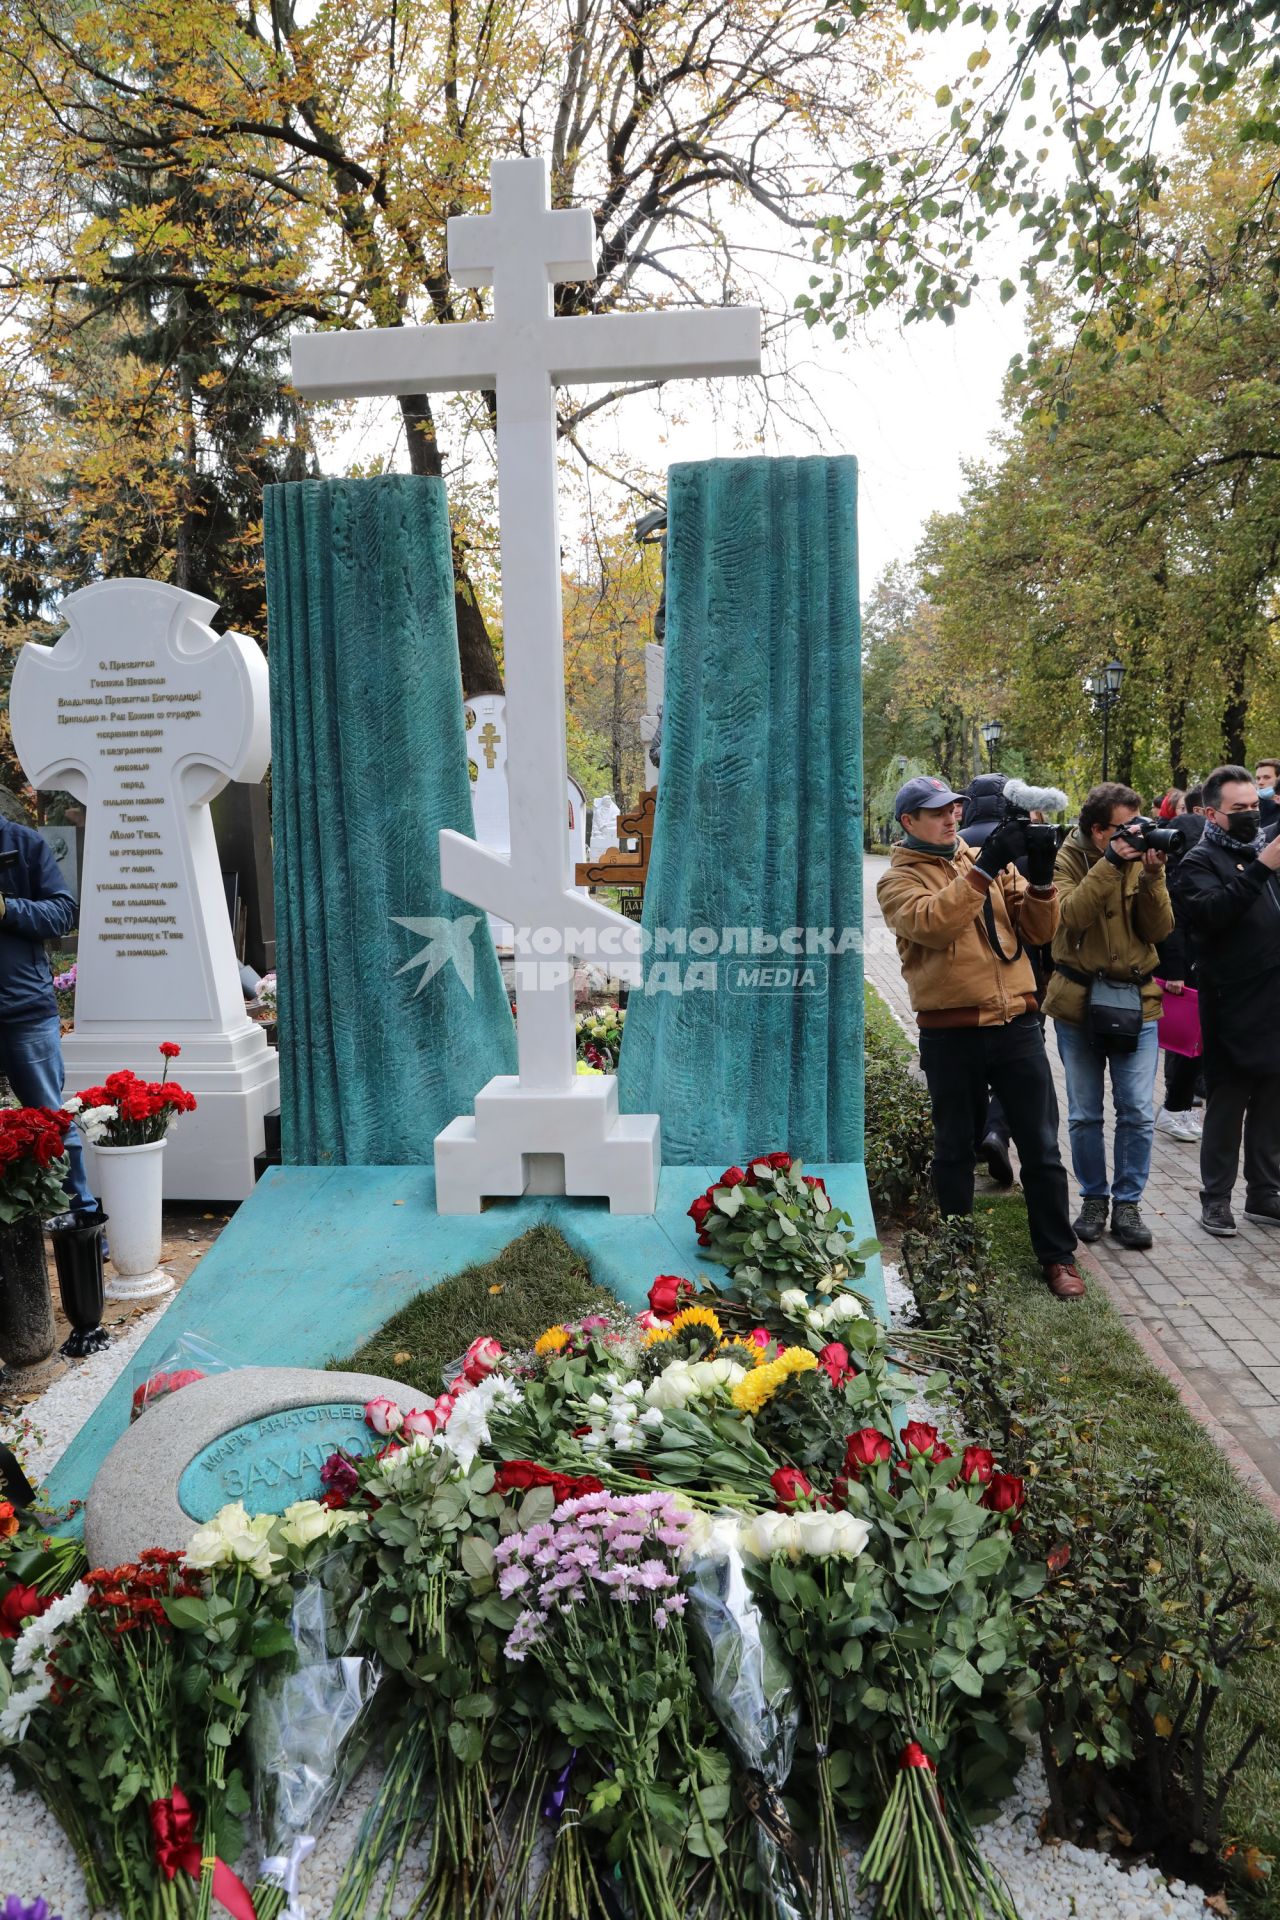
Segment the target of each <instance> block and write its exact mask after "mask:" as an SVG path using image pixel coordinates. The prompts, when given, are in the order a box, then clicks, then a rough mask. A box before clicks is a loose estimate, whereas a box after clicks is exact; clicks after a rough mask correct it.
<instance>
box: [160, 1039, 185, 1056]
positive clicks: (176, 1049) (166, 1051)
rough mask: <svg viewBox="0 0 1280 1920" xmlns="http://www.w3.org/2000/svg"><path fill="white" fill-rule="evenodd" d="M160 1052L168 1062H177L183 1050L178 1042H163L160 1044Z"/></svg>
mask: <svg viewBox="0 0 1280 1920" xmlns="http://www.w3.org/2000/svg"><path fill="white" fill-rule="evenodd" d="M160 1051H161V1053H162V1054H163V1055H164V1057H165V1059H166V1060H176V1059H177V1057H178V1055H179V1054H180V1053H181V1052H182V1048H181V1047H180V1046H179V1045H178V1043H177V1041H176V1040H162V1041H161V1042H160Z"/></svg>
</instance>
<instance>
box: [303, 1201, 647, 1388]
mask: <svg viewBox="0 0 1280 1920" xmlns="http://www.w3.org/2000/svg"><path fill="white" fill-rule="evenodd" d="M617 1304H618V1303H617V1300H616V1299H615V1297H614V1295H613V1294H612V1293H609V1292H608V1291H607V1290H606V1289H605V1288H603V1287H598V1286H597V1285H596V1284H595V1282H594V1281H593V1280H592V1278H591V1274H590V1271H589V1269H588V1267H587V1263H586V1261H585V1260H584V1259H583V1258H582V1256H581V1255H580V1254H577V1253H575V1252H574V1251H573V1249H572V1247H570V1246H569V1244H568V1242H567V1241H566V1240H565V1239H564V1238H563V1237H562V1235H560V1234H558V1233H557V1232H556V1230H555V1228H554V1227H534V1228H533V1230H532V1231H531V1232H530V1233H526V1234H522V1235H521V1237H520V1239H518V1240H513V1241H512V1243H511V1245H510V1246H509V1247H504V1248H503V1250H502V1252H501V1253H500V1254H499V1255H498V1257H497V1258H496V1260H491V1261H489V1262H487V1263H486V1264H485V1265H484V1266H478V1267H468V1268H467V1269H466V1270H465V1272H463V1273H456V1274H454V1275H453V1277H452V1279H449V1280H442V1281H441V1282H440V1284H439V1286H438V1287H432V1288H431V1289H430V1290H429V1291H428V1292H427V1293H420V1294H419V1295H418V1296H417V1298H416V1299H414V1300H411V1301H410V1302H409V1304H408V1306H407V1307H402V1308H401V1310H400V1312H399V1313H397V1314H396V1315H395V1317H394V1319H391V1320H388V1321H387V1323H386V1325H385V1326H383V1327H380V1328H379V1330H378V1332H377V1333H375V1334H374V1336H373V1338H372V1339H371V1340H368V1341H366V1342H365V1344H364V1346H362V1347H361V1348H359V1349H358V1351H357V1352H355V1353H353V1354H350V1355H349V1356H348V1357H347V1358H346V1359H345V1360H333V1361H331V1362H330V1365H331V1366H334V1367H343V1368H351V1369H354V1371H356V1372H357V1373H380V1374H383V1375H384V1376H385V1377H387V1378H388V1379H391V1380H403V1381H404V1382H405V1384H406V1386H411V1387H416V1388H418V1390H419V1391H420V1392H422V1393H424V1394H428V1393H430V1394H435V1393H439V1391H440V1386H441V1380H440V1370H441V1368H442V1367H445V1366H447V1365H448V1364H449V1362H450V1361H451V1360H458V1359H461V1357H462V1355H463V1354H464V1353H465V1352H466V1350H467V1348H468V1347H469V1346H470V1345H471V1342H472V1341H473V1340H474V1339H476V1338H477V1337H478V1336H479V1335H480V1334H482V1333H491V1334H493V1335H494V1336H495V1338H497V1339H498V1340H501V1342H502V1344H503V1346H504V1347H527V1346H531V1345H532V1344H533V1342H534V1341H535V1340H536V1339H537V1337H538V1335H539V1334H540V1333H541V1332H542V1331H543V1330H544V1328H546V1327H549V1326H551V1325H553V1324H554V1322H555V1321H557V1320H580V1319H581V1318H582V1316H583V1315H584V1314H587V1313H595V1312H604V1311H607V1310H608V1309H609V1308H611V1307H616V1306H617Z"/></svg>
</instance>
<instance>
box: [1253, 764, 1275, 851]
mask: <svg viewBox="0 0 1280 1920" xmlns="http://www.w3.org/2000/svg"><path fill="white" fill-rule="evenodd" d="M1277 765H1280V762H1277V761H1275V760H1259V762H1258V764H1257V766H1256V767H1255V768H1254V770H1253V779H1254V785H1255V786H1256V787H1257V789H1258V813H1259V815H1260V817H1261V820H1262V831H1263V832H1264V833H1272V832H1274V831H1275V829H1276V827H1277V826H1278V825H1280V800H1277V799H1276V767H1277Z"/></svg>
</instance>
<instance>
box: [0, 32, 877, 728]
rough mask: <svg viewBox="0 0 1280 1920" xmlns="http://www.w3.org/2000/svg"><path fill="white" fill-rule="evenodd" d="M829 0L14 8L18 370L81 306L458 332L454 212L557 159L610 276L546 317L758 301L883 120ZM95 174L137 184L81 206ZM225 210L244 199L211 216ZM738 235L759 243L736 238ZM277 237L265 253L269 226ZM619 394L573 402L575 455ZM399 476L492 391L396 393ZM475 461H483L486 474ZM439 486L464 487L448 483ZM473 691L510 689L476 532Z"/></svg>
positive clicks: (469, 425) (11, 56) (431, 467)
mask: <svg viewBox="0 0 1280 1920" xmlns="http://www.w3.org/2000/svg"><path fill="white" fill-rule="evenodd" d="M820 13H821V8H820V5H819V4H817V0H767V3H766V4H761V0H751V4H748V0H617V3H616V4H614V5H605V4H603V3H602V0H569V4H567V5H552V4H551V3H550V0H514V4H507V5H499V4H498V3H497V0H371V3H370V4H369V5H367V6H365V7H362V8H358V9H357V8H353V7H351V6H350V5H349V4H348V3H347V0H320V4H318V5H316V6H314V7H311V6H308V7H307V8H305V9H304V8H302V7H300V6H298V5H297V4H295V0H268V4H267V5H265V6H264V5H263V4H262V3H261V0H184V3H183V4H182V5H178V4H176V0H143V3H142V4H140V5H139V4H135V0H128V3H127V4H126V0H102V3H101V4H98V5H95V6H94V7H93V8H91V9H84V8H79V7H74V6H71V5H70V4H67V0H15V4H14V5H13V6H12V7H10V8H9V9H7V10H6V12H5V16H4V22H3V26H0V60H2V61H3V68H2V69H0V71H3V77H4V85H5V97H6V113H5V116H4V123H3V131H2V132H0V143H2V144H0V234H2V235H3V239H4V258H5V261H6V262H7V272H8V289H9V295H8V309H7V314H6V318H7V320H8V323H9V324H8V327H7V330H6V338H7V339H8V340H9V341H10V343H12V347H13V351H14V354H15V355H16V356H19V357H20V356H21V355H22V354H23V353H25V352H26V351H28V350H29V347H30V343H31V342H32V340H33V339H34V340H36V341H40V339H41V337H42V334H44V335H47V336H49V337H51V338H56V337H57V336H59V335H61V334H65V332H66V330H67V328H68V326H70V325H73V324H74V314H75V311H76V304H77V302H80V301H83V300H84V299H85V298H86V297H88V296H89V295H92V296H93V298H94V301H95V303H96V304H97V305H98V308H99V310H100V309H101V305H102V303H103V302H106V303H108V304H110V303H111V302H116V303H119V304H120V305H121V306H123V305H124V304H125V303H127V302H129V301H134V302H136V301H137V300H138V298H139V296H140V294H141V292H142V290H143V289H144V287H145V288H146V289H147V293H148V298H151V299H155V298H156V297H158V296H159V295H160V294H162V293H163V294H164V295H166V296H173V297H174V298H175V299H176V298H177V297H179V296H181V297H182V298H184V299H185V300H186V301H187V302H188V303H195V302H197V301H198V302H200V303H202V310H203V311H204V312H207V313H208V314H211V315H219V316H223V315H231V314H234V315H235V316H237V318H236V325H237V327H240V326H243V327H245V328H246V329H247V331H248V332H249V333H251V334H253V336H254V337H255V338H256V340H257V342H258V343H259V348H260V349H261V350H262V351H266V350H267V346H268V343H269V342H271V341H273V340H274V342H275V343H276V344H277V346H278V344H279V342H280V341H281V339H282V337H283V336H284V335H285V334H286V333H287V332H288V331H289V330H290V329H291V328H297V327H298V326H300V325H320V326H325V327H350V326H366V325H369V324H374V325H378V326H384V327H386V326H401V325H408V324H414V325H421V324H440V325H447V324H450V323H451V322H454V321H456V320H459V319H464V318H469V317H472V316H474V315H475V314H476V313H477V312H483V311H484V310H485V302H486V299H487V295H485V294H483V293H481V294H476V293H471V292H462V291H460V290H458V289H456V288H455V287H454V286H453V285H452V284H451V283H450V280H449V278H448V273H447V266H446V256H445V228H446V222H447V220H448V219H449V218H450V217H451V216H453V215H456V214H463V213H466V212H469V211H471V210H474V209H476V208H477V207H480V206H483V205H484V204H485V202H486V200H487V191H488V167H489V162H490V160H491V159H492V158H493V157H494V156H495V155H497V154H510V153H517V154H519V153H534V152H546V153H547V154H548V155H549V157H550V161H551V168H552V175H553V192H554V198H555V201H556V203H557V204H566V203H577V204H587V205H589V206H590V207H591V208H592V210H593V212H594V215H595V223H596V229H597V234H598V243H599V255H600V275H599V278H598V280H597V281H595V282H594V283H592V284H590V285H580V286H566V287H562V288H560V289H558V290H557V294H556V302H557V309H558V311H559V312H560V313H562V314H576V313H585V312H596V311H602V310H608V309H612V308H618V307H628V306H634V305H638V304H641V303H645V304H648V303H652V302H653V301H655V300H659V301H662V302H664V303H666V304H680V303H685V302H694V301H697V302H700V303H701V302H705V301H707V300H711V301H718V300H730V299H738V298H743V297H748V296H751V295H757V296H759V295H762V294H763V295H764V297H765V304H766V306H767V307H768V308H769V309H770V326H771V327H772V328H775V329H776V328H782V327H785V326H786V325H787V324H788V322H789V315H788V312H787V304H786V302H785V300H782V299H780V298H778V297H776V296H774V295H772V293H771V290H770V269H771V264H772V263H776V262H777V261H779V260H785V259H786V258H787V257H788V255H789V254H790V252H791V251H792V250H793V248H794V246H795V244H796V243H797V241H798V240H803V238H804V236H806V235H807V234H810V233H812V232H813V231H815V230H816V224H817V222H818V221H819V219H821V217H822V216H823V214H824V213H825V212H828V211H830V210H831V209H832V207H833V206H834V205H835V204H836V203H837V202H838V198H839V196H840V194H841V193H842V192H844V191H847V190H848V188H849V187H850V185H851V182H852V169H853V167H854V166H855V164H856V161H857V159H858V156H859V155H860V154H861V153H863V152H865V151H867V150H868V149H869V148H870V147H872V146H873V145H874V144H875V143H876V140H877V139H878V137H879V134H878V123H879V121H880V120H881V119H884V118H887V116H888V114H889V112H890V111H891V110H892V107H893V104H894V99H895V94H894V86H895V78H896V71H897V66H896V62H897V47H898V44H899V31H898V24H897V20H896V15H895V12H894V7H893V0H874V4H873V5H871V6H870V7H869V8H868V9H867V10H866V12H865V14H864V16H863V19H862V20H861V21H860V23H859V27H858V31H857V33H856V35H854V36H852V37H850V38H849V39H847V40H844V41H842V42H841V43H840V44H839V45H836V44H835V43H834V42H832V41H831V40H830V39H829V38H827V39H824V38H823V37H822V36H820V35H819V34H818V33H817V31H816V28H817V24H818V21H819V18H820ZM86 175H88V176H91V177H93V178H94V179H95V180H105V181H112V182H123V183H127V184H126V185H125V186H123V187H122V188H121V189H120V190H119V191H118V192H117V193H115V195H114V206H113V207H112V208H109V209H107V210H105V211H104V212H103V213H102V214H101V215H99V216H96V217H92V218H91V217H87V216H86V213H85V210H84V206H83V198H82V192H81V188H82V183H83V180H84V178H85V177H86ZM216 205H222V206H231V207H234V208H236V209H242V210H243V214H244V218H243V221H240V222H233V223H232V224H231V226H230V227H227V226H226V225H225V224H224V225H223V226H222V227H219V226H218V225H217V223H216V222H215V220H214V219H213V218H212V215H211V209H212V208H213V207H214V206H216ZM735 225H736V227H737V228H738V230H739V231H743V230H746V231H749V233H750V240H749V242H748V243H747V245H746V246H745V248H740V247H739V246H738V245H737V244H736V243H735V239H734V229H735ZM264 234H265V235H267V236H269V242H270V244H269V245H267V246H263V245H261V244H260V243H259V242H260V237H261V236H262V235H264ZM615 398H616V395H614V394H612V393H607V394H606V393H594V394H590V395H587V396H581V395H573V396H569V397H567V398H566V400H565V402H564V406H563V412H562V422H561V424H562V431H563V433H564V435H565V436H566V438H567V440H568V441H570V442H571V443H572V444H574V445H582V444H583V435H584V433H585V432H586V431H587V430H588V426H589V423H590V421H591V420H592V419H593V418H594V417H595V416H597V415H598V414H600V413H601V412H602V411H603V410H604V409H605V408H607V407H609V406H610V405H612V403H613V401H614V399H615ZM399 405H400V412H401V416H402V421H403V427H404V433H405V443H406V447H407V453H408V459H409V464H410V467H411V469H412V471H414V472H416V473H421V474H428V475H437V476H444V477H446V478H448V479H449V480H450V482H451V483H452V482H454V481H455V480H457V479H458V478H459V475H460V473H461V472H462V470H463V466H464V459H465V456H466V451H467V448H468V445H469V443H470V439H471V437H472V435H473V434H474V433H475V432H476V431H479V432H481V433H483V432H485V431H486V430H487V429H488V427H489V426H491V412H492V396H487V397H485V396H480V397H471V398H468V399H465V400H460V401H458V402H456V403H447V404H445V405H443V406H442V405H438V404H437V403H436V402H434V401H433V400H431V399H429V397H428V396H427V395H426V394H416V395H406V396H403V397H402V398H401V400H400V402H399ZM468 470H469V471H471V470H474V460H473V461H472V463H471V468H470V469H468ZM451 490H452V489H451ZM455 533H456V535H457V538H456V541H455V574H456V579H457V611H458V622H459V634H460V647H461V653H462V661H463V674H464V682H465V684H466V686H467V688H468V690H469V691H472V692H481V691H484V690H486V689H491V688H493V687H494V686H495V685H496V684H497V683H498V674H497V663H496V660H495V657H494V652H493V648H492V646H491V643H490V637H489V634H488V630H487V627H486V623H485V620H484V615H483V610H482V606H481V604H480V596H478V595H477V593H476V592H475V591H474V588H473V583H472V581H471V578H470V569H469V564H468V555H467V551H466V529H465V527H456V528H455Z"/></svg>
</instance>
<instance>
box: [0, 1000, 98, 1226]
mask: <svg viewBox="0 0 1280 1920" xmlns="http://www.w3.org/2000/svg"><path fill="white" fill-rule="evenodd" d="M0 1073H2V1074H3V1075H4V1077H5V1079H6V1080H7V1081H8V1082H9V1085H10V1086H11V1087H12V1088H13V1090H14V1092H15V1093H16V1094H17V1096H18V1099H19V1100H20V1101H21V1102H22V1105H23V1106H24V1107H60V1106H61V1105H62V1029H61V1026H60V1025H59V1022H58V1016H57V1014H56V1013H55V1014H50V1015H49V1016H48V1018H47V1019H43V1020H32V1021H31V1022H30V1023H29V1024H27V1025H19V1024H18V1023H17V1022H16V1021H12V1022H11V1021H7V1020H6V1021H0ZM67 1158H68V1160H69V1162H70V1167H69V1170H68V1173H67V1178H66V1183H65V1184H66V1189H67V1192H68V1194H69V1195H70V1196H71V1201H72V1204H73V1205H74V1206H76V1207H84V1208H86V1209H88V1210H90V1211H91V1210H92V1209H93V1208H94V1207H96V1205H97V1201H96V1200H95V1199H94V1197H93V1195H92V1194H91V1193H90V1191H89V1182H88V1180H87V1179H86V1178H85V1171H84V1148H83V1147H82V1146H81V1144H80V1129H79V1128H78V1127H72V1129H71V1131H70V1133H69V1134H68V1135H67Z"/></svg>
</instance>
